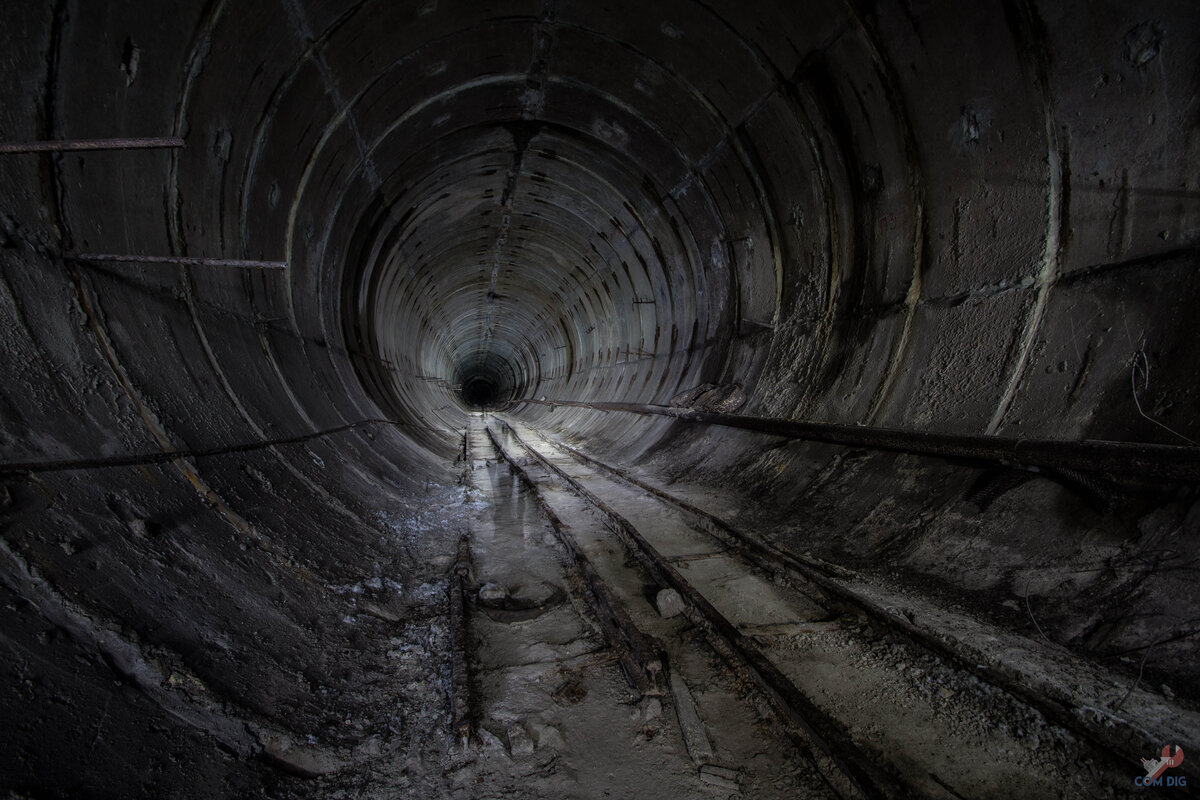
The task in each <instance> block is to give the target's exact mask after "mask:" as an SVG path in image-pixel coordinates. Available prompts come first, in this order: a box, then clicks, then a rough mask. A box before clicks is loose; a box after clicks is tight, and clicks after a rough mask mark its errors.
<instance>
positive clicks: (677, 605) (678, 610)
mask: <svg viewBox="0 0 1200 800" xmlns="http://www.w3.org/2000/svg"><path fill="white" fill-rule="evenodd" d="M654 605H655V607H656V608H657V609H658V613H659V614H662V615H663V616H664V617H667V618H670V617H674V616H677V615H679V614H682V613H683V598H682V597H680V596H679V592H677V591H675V590H674V589H663V590H662V591H660V592H659V593H658V594H657V595H656V596H655V598H654Z"/></svg>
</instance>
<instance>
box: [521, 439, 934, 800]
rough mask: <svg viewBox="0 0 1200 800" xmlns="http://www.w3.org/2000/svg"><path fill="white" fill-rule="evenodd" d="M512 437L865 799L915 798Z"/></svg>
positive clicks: (603, 508)
mask: <svg viewBox="0 0 1200 800" xmlns="http://www.w3.org/2000/svg"><path fill="white" fill-rule="evenodd" d="M500 423H501V424H502V425H504V426H505V428H506V430H507V431H508V433H509V435H510V436H512V437H513V439H514V440H515V441H516V442H517V443H518V444H520V445H521V447H522V448H524V450H525V451H526V452H527V453H529V454H530V455H532V456H533V457H534V458H535V459H536V460H537V461H539V462H540V463H541V464H542V465H543V466H545V467H546V468H547V469H549V470H550V471H552V472H554V473H555V474H556V475H558V476H559V477H560V478H561V479H562V480H563V481H565V482H566V483H567V484H568V485H569V486H571V487H572V488H573V489H574V490H575V491H576V492H578V493H579V494H580V495H581V496H583V497H584V498H585V499H586V500H587V501H588V502H590V503H591V504H592V505H593V506H595V507H596V508H597V509H598V510H599V511H600V512H601V513H602V514H604V516H605V517H606V518H607V519H608V520H609V522H610V523H611V524H610V528H611V529H612V530H613V532H614V533H616V534H617V536H618V537H619V538H620V539H621V540H622V542H623V543H624V544H625V546H626V548H627V549H628V550H629V552H630V554H631V555H633V556H635V557H637V558H638V559H639V560H640V561H641V562H642V564H643V565H644V566H645V567H646V569H647V571H648V572H649V573H650V575H651V576H652V577H653V578H654V579H655V580H656V581H658V582H659V583H660V584H662V585H664V586H670V587H671V588H673V589H675V591H677V592H679V594H680V595H681V596H682V597H683V598H684V599H685V601H686V602H687V603H688V605H689V606H691V608H692V610H693V613H694V615H695V617H696V618H697V619H699V620H700V621H702V622H703V623H704V624H705V625H706V626H707V627H708V629H709V630H710V631H711V632H712V633H713V634H714V635H715V636H716V637H718V639H719V640H720V641H721V642H722V644H723V645H724V648H723V649H726V650H727V651H728V652H729V653H730V654H732V655H733V656H734V657H735V658H736V660H737V662H738V663H739V666H740V667H741V668H742V669H743V670H745V672H746V673H747V674H748V675H749V676H750V677H751V678H752V679H753V680H754V681H755V683H757V684H758V686H759V688H760V690H761V691H762V692H763V694H764V695H765V696H766V697H767V698H768V699H769V700H770V701H771V703H772V704H773V705H774V706H775V707H776V709H777V710H778V711H779V712H780V714H781V715H782V716H783V718H784V719H786V720H788V721H789V722H790V723H791V725H792V726H793V727H794V728H796V729H798V730H799V732H800V733H801V734H802V735H803V739H804V743H806V744H808V743H811V745H812V746H814V747H815V748H816V749H818V750H819V751H820V752H822V753H823V754H824V755H825V756H826V757H828V758H829V760H830V761H832V763H833V764H834V765H835V766H836V767H837V769H838V770H839V771H840V772H841V773H842V774H843V775H844V776H845V777H846V778H847V779H849V780H850V781H851V782H852V783H853V784H854V786H855V787H856V788H857V789H858V790H859V791H860V792H862V794H863V795H864V796H865V797H867V798H904V797H910V796H912V793H911V792H910V791H909V790H908V788H907V787H905V786H904V785H903V784H902V783H901V782H900V781H899V780H898V779H897V778H896V777H895V776H894V775H892V774H891V773H890V771H887V770H885V769H883V768H881V767H880V766H879V765H878V764H876V763H875V761H874V759H872V758H870V757H869V756H867V755H866V754H865V753H863V752H862V751H861V750H860V748H859V747H858V746H857V745H855V744H854V742H853V741H852V740H851V738H850V736H849V734H848V733H847V732H846V731H845V730H844V729H843V728H842V726H841V725H840V724H839V723H838V722H837V721H836V720H835V719H834V718H833V717H831V716H830V715H828V714H827V713H825V712H824V711H822V710H821V709H820V708H819V707H817V705H816V704H815V703H814V702H813V701H812V700H810V699H809V698H808V697H807V696H806V695H805V694H804V693H803V692H801V691H800V690H799V689H797V688H796V686H795V684H793V683H792V682H791V681H790V680H788V678H787V676H786V675H784V674H783V673H782V672H781V671H780V670H779V668H778V667H776V666H775V665H774V664H773V663H771V660H770V659H768V658H767V657H766V656H765V655H763V654H762V652H761V651H760V650H759V648H758V646H757V645H755V644H754V642H753V641H751V640H750V639H749V637H747V636H745V635H744V634H743V633H742V632H741V631H739V630H738V628H737V626H736V625H734V624H733V623H732V622H730V621H729V619H728V618H727V617H725V615H724V614H722V613H721V612H720V611H719V610H718V609H717V608H716V607H714V606H713V605H712V604H711V603H710V602H709V601H708V599H707V598H705V597H704V595H703V594H701V593H700V592H699V591H698V590H697V589H696V588H695V587H693V586H692V585H691V583H689V582H688V581H687V579H685V578H684V577H683V576H682V575H681V574H680V573H679V571H678V570H677V569H675V567H674V565H672V564H671V563H670V562H669V561H668V560H667V559H666V558H665V557H664V556H663V555H662V554H661V553H659V552H658V551H657V550H656V549H655V548H654V546H653V545H651V544H650V542H648V541H647V540H646V539H645V537H643V536H642V535H641V534H640V533H639V532H638V530H637V529H636V528H635V527H634V526H633V525H632V524H631V523H630V522H629V521H628V520H627V519H625V518H624V517H623V516H621V515H620V514H619V513H618V512H617V511H615V510H614V509H613V508H611V507H610V506H609V505H608V504H607V503H605V502H604V501H603V500H601V499H600V498H599V497H597V496H596V495H595V494H594V493H593V492H591V491H590V490H588V488H587V487H585V486H584V485H583V484H582V483H580V482H579V481H578V480H576V479H575V478H573V477H571V476H570V475H568V474H567V473H566V472H565V471H564V470H562V469H560V468H559V467H558V466H556V465H555V464H554V463H552V462H551V461H550V460H549V459H547V458H546V457H545V456H543V455H542V454H541V453H539V452H538V451H537V450H535V449H534V448H532V447H530V446H529V445H527V444H525V443H524V442H523V441H522V440H521V438H520V437H519V436H518V435H517V433H516V431H514V430H513V429H512V427H511V426H509V425H508V423H507V422H504V421H503V420H501V421H500Z"/></svg>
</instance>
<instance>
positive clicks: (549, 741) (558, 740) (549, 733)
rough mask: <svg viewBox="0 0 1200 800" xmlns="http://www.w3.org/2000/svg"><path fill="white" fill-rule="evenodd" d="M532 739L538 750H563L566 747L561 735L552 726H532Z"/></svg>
mask: <svg viewBox="0 0 1200 800" xmlns="http://www.w3.org/2000/svg"><path fill="white" fill-rule="evenodd" d="M533 738H534V739H535V740H536V741H537V747H538V749H539V750H546V749H549V750H564V749H566V746H567V743H566V741H564V740H563V737H562V733H560V732H559V730H558V728H556V727H554V726H553V725H534V726H533Z"/></svg>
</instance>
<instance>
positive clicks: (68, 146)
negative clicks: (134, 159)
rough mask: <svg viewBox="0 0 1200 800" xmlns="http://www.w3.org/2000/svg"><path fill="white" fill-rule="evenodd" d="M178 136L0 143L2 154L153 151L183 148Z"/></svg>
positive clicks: (181, 140)
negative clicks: (73, 151) (165, 148)
mask: <svg viewBox="0 0 1200 800" xmlns="http://www.w3.org/2000/svg"><path fill="white" fill-rule="evenodd" d="M183 146H184V144H183V139H182V138H180V137H178V136H156V137H152V138H148V139H55V140H50V141H44V142H0V153H3V154H15V153H61V152H67V151H71V150H153V149H156V148H163V147H183Z"/></svg>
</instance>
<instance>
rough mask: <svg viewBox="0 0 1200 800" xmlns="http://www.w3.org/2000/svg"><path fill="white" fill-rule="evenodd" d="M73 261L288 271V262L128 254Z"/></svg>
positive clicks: (75, 257)
mask: <svg viewBox="0 0 1200 800" xmlns="http://www.w3.org/2000/svg"><path fill="white" fill-rule="evenodd" d="M65 257H66V258H68V259H70V260H72V261H118V262H122V263H128V264H182V265H187V266H189V267H246V268H249V269H287V262H286V261H254V260H248V259H241V258H193V257H190V256H135V255H130V254H126V253H67V254H66V256H65Z"/></svg>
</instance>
